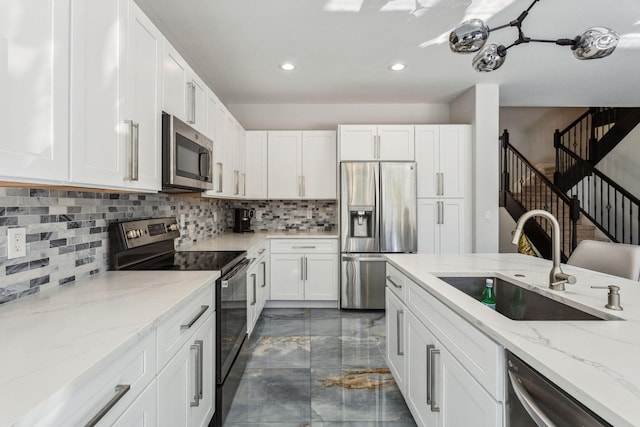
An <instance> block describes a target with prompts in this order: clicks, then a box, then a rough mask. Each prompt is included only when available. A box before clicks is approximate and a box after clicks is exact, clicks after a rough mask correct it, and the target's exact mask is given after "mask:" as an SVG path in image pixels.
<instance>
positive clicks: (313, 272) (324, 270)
mask: <svg viewBox="0 0 640 427" xmlns="http://www.w3.org/2000/svg"><path fill="white" fill-rule="evenodd" d="M304 278H305V283H304V299H305V300H307V301H308V300H322V301H335V300H337V299H338V257H337V255H334V254H305V255H304Z"/></svg>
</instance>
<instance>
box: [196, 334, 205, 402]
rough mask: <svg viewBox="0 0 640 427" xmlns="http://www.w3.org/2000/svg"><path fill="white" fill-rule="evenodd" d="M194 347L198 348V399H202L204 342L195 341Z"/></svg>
mask: <svg viewBox="0 0 640 427" xmlns="http://www.w3.org/2000/svg"><path fill="white" fill-rule="evenodd" d="M196 345H197V346H198V347H200V369H199V371H200V375H199V377H200V381H199V382H198V398H199V399H202V397H203V395H204V341H203V340H196Z"/></svg>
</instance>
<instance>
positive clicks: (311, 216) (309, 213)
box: [307, 211, 313, 219]
mask: <svg viewBox="0 0 640 427" xmlns="http://www.w3.org/2000/svg"><path fill="white" fill-rule="evenodd" d="M307 219H313V212H312V211H307Z"/></svg>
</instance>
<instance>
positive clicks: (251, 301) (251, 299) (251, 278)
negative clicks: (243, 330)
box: [247, 263, 260, 335]
mask: <svg viewBox="0 0 640 427" xmlns="http://www.w3.org/2000/svg"><path fill="white" fill-rule="evenodd" d="M258 267H259V265H258V264H256V263H254V264H253V266H252V267H251V268H250V269H249V270H247V333H248V334H249V335H251V333H252V332H253V327H254V326H255V324H256V321H257V320H258V286H259V281H260V278H259V274H260V273H259V271H258Z"/></svg>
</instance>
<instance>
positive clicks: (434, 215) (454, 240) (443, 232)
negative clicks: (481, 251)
mask: <svg viewBox="0 0 640 427" xmlns="http://www.w3.org/2000/svg"><path fill="white" fill-rule="evenodd" d="M465 217H466V215H465V202H464V199H418V252H419V253H425V254H440V253H442V254H457V253H464V252H467V251H468V248H469V247H470V244H469V242H468V240H469V236H468V235H467V234H468V233H465Z"/></svg>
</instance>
